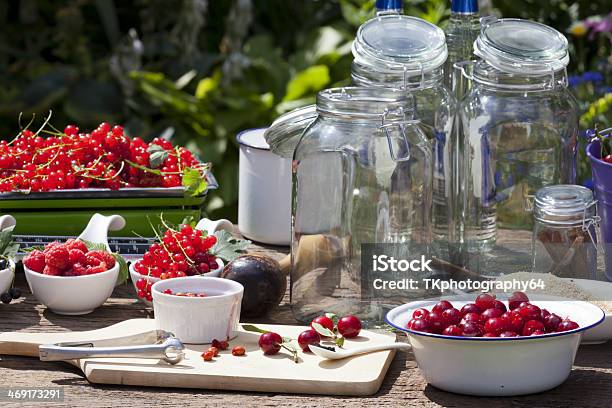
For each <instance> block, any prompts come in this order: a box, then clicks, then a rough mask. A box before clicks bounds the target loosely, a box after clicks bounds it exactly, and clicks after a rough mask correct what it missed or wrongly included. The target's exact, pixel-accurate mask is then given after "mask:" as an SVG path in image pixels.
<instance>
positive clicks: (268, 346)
mask: <svg viewBox="0 0 612 408" xmlns="http://www.w3.org/2000/svg"><path fill="white" fill-rule="evenodd" d="M258 344H259V348H260V349H261V351H263V353H264V354H265V355H268V356H270V355H272V354H276V353H278V352H279V351H280V349H281V344H283V338H282V337H281V336H280V334H278V333H274V332H267V333H264V334H262V335H261V336H259V342H258Z"/></svg>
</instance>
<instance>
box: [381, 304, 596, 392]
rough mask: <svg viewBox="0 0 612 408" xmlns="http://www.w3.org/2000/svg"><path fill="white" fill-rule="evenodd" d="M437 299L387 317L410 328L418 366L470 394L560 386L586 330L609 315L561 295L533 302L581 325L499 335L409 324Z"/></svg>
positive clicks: (438, 383)
mask: <svg viewBox="0 0 612 408" xmlns="http://www.w3.org/2000/svg"><path fill="white" fill-rule="evenodd" d="M549 298H551V299H552V298H553V297H549ZM445 299H446V300H449V301H450V302H451V303H452V304H453V306H454V307H456V308H458V309H461V307H462V306H463V305H465V304H466V303H470V302H472V301H473V297H471V298H470V299H471V300H466V299H465V298H445ZM436 303H437V300H424V301H417V302H411V303H408V304H405V305H402V306H398V307H396V308H394V309H392V310H391V311H389V313H387V316H386V318H385V320H386V322H387V323H388V324H389V325H390V326H392V327H394V328H396V329H398V330H401V331H404V332H406V333H407V335H408V338H409V340H410V344H411V345H412V350H413V352H414V357H415V359H416V361H417V364H418V366H419V369H420V370H421V373H422V374H423V376H424V377H425V379H426V380H427V382H428V383H429V384H431V385H433V386H435V387H437V388H440V389H442V390H445V391H450V392H455V393H458V394H467V395H478V396H491V397H492V396H515V395H525V394H533V393H538V392H542V391H546V390H550V389H552V388H554V387H556V386H558V385H560V384H561V383H563V382H564V381H565V380H566V379H567V377H568V376H569V374H570V372H571V370H572V365H573V363H574V358H575V356H576V352H577V350H578V346H579V345H580V340H581V338H582V334H583V332H584V331H585V330H588V329H590V328H592V327H595V326H597V325H598V324H600V323H601V322H602V321H603V320H604V312H603V311H602V310H601V309H600V308H598V307H597V306H595V305H593V304H591V303H588V302H582V301H577V300H571V299H563V298H556V300H537V301H534V302H533V303H534V304H536V305H537V306H539V307H542V308H546V309H547V310H549V311H550V312H551V313H556V314H558V315H559V316H562V317H565V316H569V317H570V318H571V319H572V320H574V321H575V322H576V323H578V324H579V325H580V327H579V328H578V329H575V330H570V331H567V332H561V333H550V334H545V335H542V336H531V337H529V336H526V337H524V336H520V337H504V338H497V337H496V338H494V337H457V336H445V335H441V334H432V333H423V332H418V331H414V330H410V329H407V328H406V325H407V324H408V322H409V321H410V319H411V317H412V312H413V311H414V310H415V309H418V308H420V307H424V308H427V309H428V310H431V308H432V307H433V306H434V305H435V304H436Z"/></svg>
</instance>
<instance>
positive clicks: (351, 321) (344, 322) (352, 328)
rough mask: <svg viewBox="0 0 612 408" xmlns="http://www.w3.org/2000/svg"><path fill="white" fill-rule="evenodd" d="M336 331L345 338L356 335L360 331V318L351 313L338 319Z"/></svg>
mask: <svg viewBox="0 0 612 408" xmlns="http://www.w3.org/2000/svg"><path fill="white" fill-rule="evenodd" d="M338 331H339V332H340V334H341V335H342V336H343V337H345V338H347V339H352V338H353V337H357V336H359V332H360V331H361V320H359V318H358V317H357V316H353V315H348V316H344V317H343V318H342V319H340V320H338Z"/></svg>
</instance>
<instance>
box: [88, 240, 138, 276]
mask: <svg viewBox="0 0 612 408" xmlns="http://www.w3.org/2000/svg"><path fill="white" fill-rule="evenodd" d="M86 245H87V244H86ZM112 255H113V258H115V261H116V262H117V263H118V264H119V276H118V277H117V283H118V284H122V283H123V282H125V281H127V279H128V276H129V269H128V264H127V262H126V261H125V259H124V258H123V257H122V256H121V255H119V254H115V253H113V254H112Z"/></svg>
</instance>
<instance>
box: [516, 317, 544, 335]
mask: <svg viewBox="0 0 612 408" xmlns="http://www.w3.org/2000/svg"><path fill="white" fill-rule="evenodd" d="M536 331H540V332H542V333H545V332H546V328H545V327H544V323H542V322H541V321H539V320H528V321H527V323H525V326H523V333H522V334H523V336H531V335H532V334H533V333H534V332H536Z"/></svg>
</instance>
